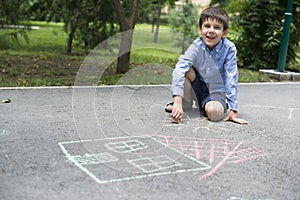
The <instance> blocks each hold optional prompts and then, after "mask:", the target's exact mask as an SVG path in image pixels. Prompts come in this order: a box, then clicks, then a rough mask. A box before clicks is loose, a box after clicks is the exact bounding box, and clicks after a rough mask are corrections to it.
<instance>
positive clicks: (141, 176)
mask: <svg viewBox="0 0 300 200" xmlns="http://www.w3.org/2000/svg"><path fill="white" fill-rule="evenodd" d="M128 138H150V139H152V140H155V141H157V142H159V143H160V144H162V145H163V146H165V147H167V148H168V149H171V150H173V151H175V152H177V153H179V154H180V155H182V156H185V157H186V158H189V159H191V160H192V161H194V162H196V163H198V164H201V165H202V166H201V167H200V168H190V169H179V170H175V171H165V172H158V173H151V174H143V175H138V176H130V177H123V178H114V179H108V180H100V179H99V178H98V177H97V176H95V175H94V174H93V173H92V172H90V171H89V170H88V169H87V168H85V167H83V166H82V165H81V164H80V163H78V162H77V161H76V160H75V159H74V158H73V157H72V156H71V155H70V154H69V153H68V151H67V150H66V148H65V147H64V146H63V144H72V143H81V142H94V141H100V140H107V139H128ZM58 145H59V147H60V148H61V150H62V151H63V153H64V154H65V155H66V157H67V159H68V160H69V161H71V162H72V163H74V164H75V166H77V167H78V168H79V169H81V170H82V171H83V172H84V173H86V174H87V175H88V176H90V177H91V178H92V179H93V180H94V181H96V182H97V183H99V184H107V183H114V182H123V181H129V180H135V179H142V178H149V177H154V176H163V175H169V174H177V173H184V172H195V171H202V170H207V169H211V166H209V165H207V164H205V163H202V162H200V161H199V160H197V159H195V158H192V157H190V156H188V155H186V154H183V153H182V152H179V151H177V150H176V149H173V148H171V147H168V146H166V145H165V144H164V143H161V142H160V141H158V140H156V139H155V138H152V137H150V136H131V137H112V138H105V139H88V140H80V141H68V142H60V143H58Z"/></svg>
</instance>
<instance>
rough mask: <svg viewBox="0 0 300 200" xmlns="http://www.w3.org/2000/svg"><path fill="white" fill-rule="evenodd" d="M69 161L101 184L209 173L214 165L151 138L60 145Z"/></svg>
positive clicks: (115, 139) (124, 138)
mask: <svg viewBox="0 0 300 200" xmlns="http://www.w3.org/2000/svg"><path fill="white" fill-rule="evenodd" d="M58 145H59V147H60V148H61V150H62V151H63V153H64V154H65V155H66V157H67V159H68V160H69V161H71V163H73V164H74V165H75V166H77V167H78V168H79V169H81V170H82V171H83V172H84V173H86V174H87V175H89V176H90V177H91V178H92V179H93V180H94V181H96V182H97V183H99V184H107V183H114V182H123V181H129V180H135V179H141V178H147V177H153V176H165V175H169V174H177V173H187V172H195V171H204V172H205V171H208V170H209V169H211V166H210V165H208V164H206V163H204V162H202V161H200V160H197V159H195V158H194V157H191V156H189V155H186V154H184V153H182V152H180V151H178V150H177V149H174V148H173V147H169V146H166V145H165V144H164V143H162V142H160V141H159V140H157V139H155V138H153V137H150V136H138V137H134V136H131V137H116V138H105V139H93V140H81V141H69V142H60V143H58Z"/></svg>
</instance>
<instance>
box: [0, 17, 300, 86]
mask: <svg viewBox="0 0 300 200" xmlns="http://www.w3.org/2000/svg"><path fill="white" fill-rule="evenodd" d="M32 25H34V26H39V27H40V28H39V29H38V30H31V31H30V32H28V37H29V43H27V42H26V41H25V40H23V39H21V38H20V40H19V43H16V42H9V43H8V42H6V44H8V45H6V46H5V45H4V43H2V44H0V86H1V87H4V86H9V87H14V86H52V85H56V86H59V85H74V81H75V78H76V75H77V72H78V70H79V68H80V66H81V64H82V62H83V61H84V59H85V57H86V56H87V55H88V54H87V53H86V52H85V50H82V49H80V47H79V45H76V41H75V44H74V45H73V52H76V53H74V54H73V55H66V54H65V49H66V40H67V34H66V33H65V32H64V30H63V24H62V23H46V22H32ZM4 31H7V30H0V36H1V34H3V33H4ZM153 37H154V33H152V31H151V26H150V25H146V24H138V25H137V26H136V31H135V34H134V39H133V44H132V52H131V60H130V71H129V72H128V73H126V74H125V75H122V74H115V70H116V61H115V60H114V61H113V62H112V63H111V64H110V66H109V67H108V68H107V69H106V71H105V73H104V74H103V75H102V76H101V79H100V80H98V83H97V84H99V85H111V84H168V83H171V73H172V69H173V67H174V66H175V64H176V62H177V59H178V56H179V55H180V54H181V49H180V48H179V47H176V46H174V44H175V40H174V34H173V33H172V32H171V31H170V30H169V29H168V27H167V26H161V27H160V32H159V40H158V42H157V43H153ZM114 51H118V49H117V48H116V49H114ZM298 54H299V55H300V49H299V52H298ZM298 61H299V63H300V60H298ZM239 73H240V76H239V81H240V82H259V81H271V79H270V78H269V77H267V76H266V75H261V74H259V73H258V72H256V71H251V70H246V69H239ZM94 76H95V75H93V76H91V77H90V79H91V80H96V81H97V79H99V78H97V77H94Z"/></svg>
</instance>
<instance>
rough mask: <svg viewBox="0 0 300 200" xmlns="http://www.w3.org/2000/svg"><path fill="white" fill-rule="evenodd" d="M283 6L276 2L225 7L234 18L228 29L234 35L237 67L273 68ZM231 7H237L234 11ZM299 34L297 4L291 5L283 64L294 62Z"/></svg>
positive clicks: (242, 0)
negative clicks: (288, 35) (237, 60)
mask: <svg viewBox="0 0 300 200" xmlns="http://www.w3.org/2000/svg"><path fill="white" fill-rule="evenodd" d="M286 3H287V1H284V2H283V1H280V0H239V1H237V0H236V1H234V2H232V4H231V5H230V4H229V10H231V11H233V13H234V14H235V15H234V17H232V22H233V25H232V26H231V27H232V28H234V29H235V31H238V34H237V37H236V38H234V43H235V44H236V46H237V49H238V59H239V65H240V66H243V67H245V68H252V69H262V68H276V66H277V62H278V58H279V52H280V43H281V39H282V29H283V19H284V12H285V9H286ZM234 6H238V7H236V9H234ZM299 30H300V3H299V2H296V1H294V4H293V20H292V25H291V34H290V40H289V48H288V56H287V63H293V62H295V58H296V50H297V49H298V48H299V41H300V32H299ZM230 32H231V30H230V31H229V33H230Z"/></svg>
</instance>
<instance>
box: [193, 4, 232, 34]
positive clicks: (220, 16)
mask: <svg viewBox="0 0 300 200" xmlns="http://www.w3.org/2000/svg"><path fill="white" fill-rule="evenodd" d="M208 19H216V20H217V21H219V22H221V23H222V24H223V28H224V31H225V30H227V29H228V26H229V17H228V15H227V13H226V12H225V11H224V10H223V9H221V8H219V7H208V8H206V9H205V10H203V11H202V13H201V15H200V18H199V27H200V28H201V27H202V24H203V22H204V21H206V20H208Z"/></svg>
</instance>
